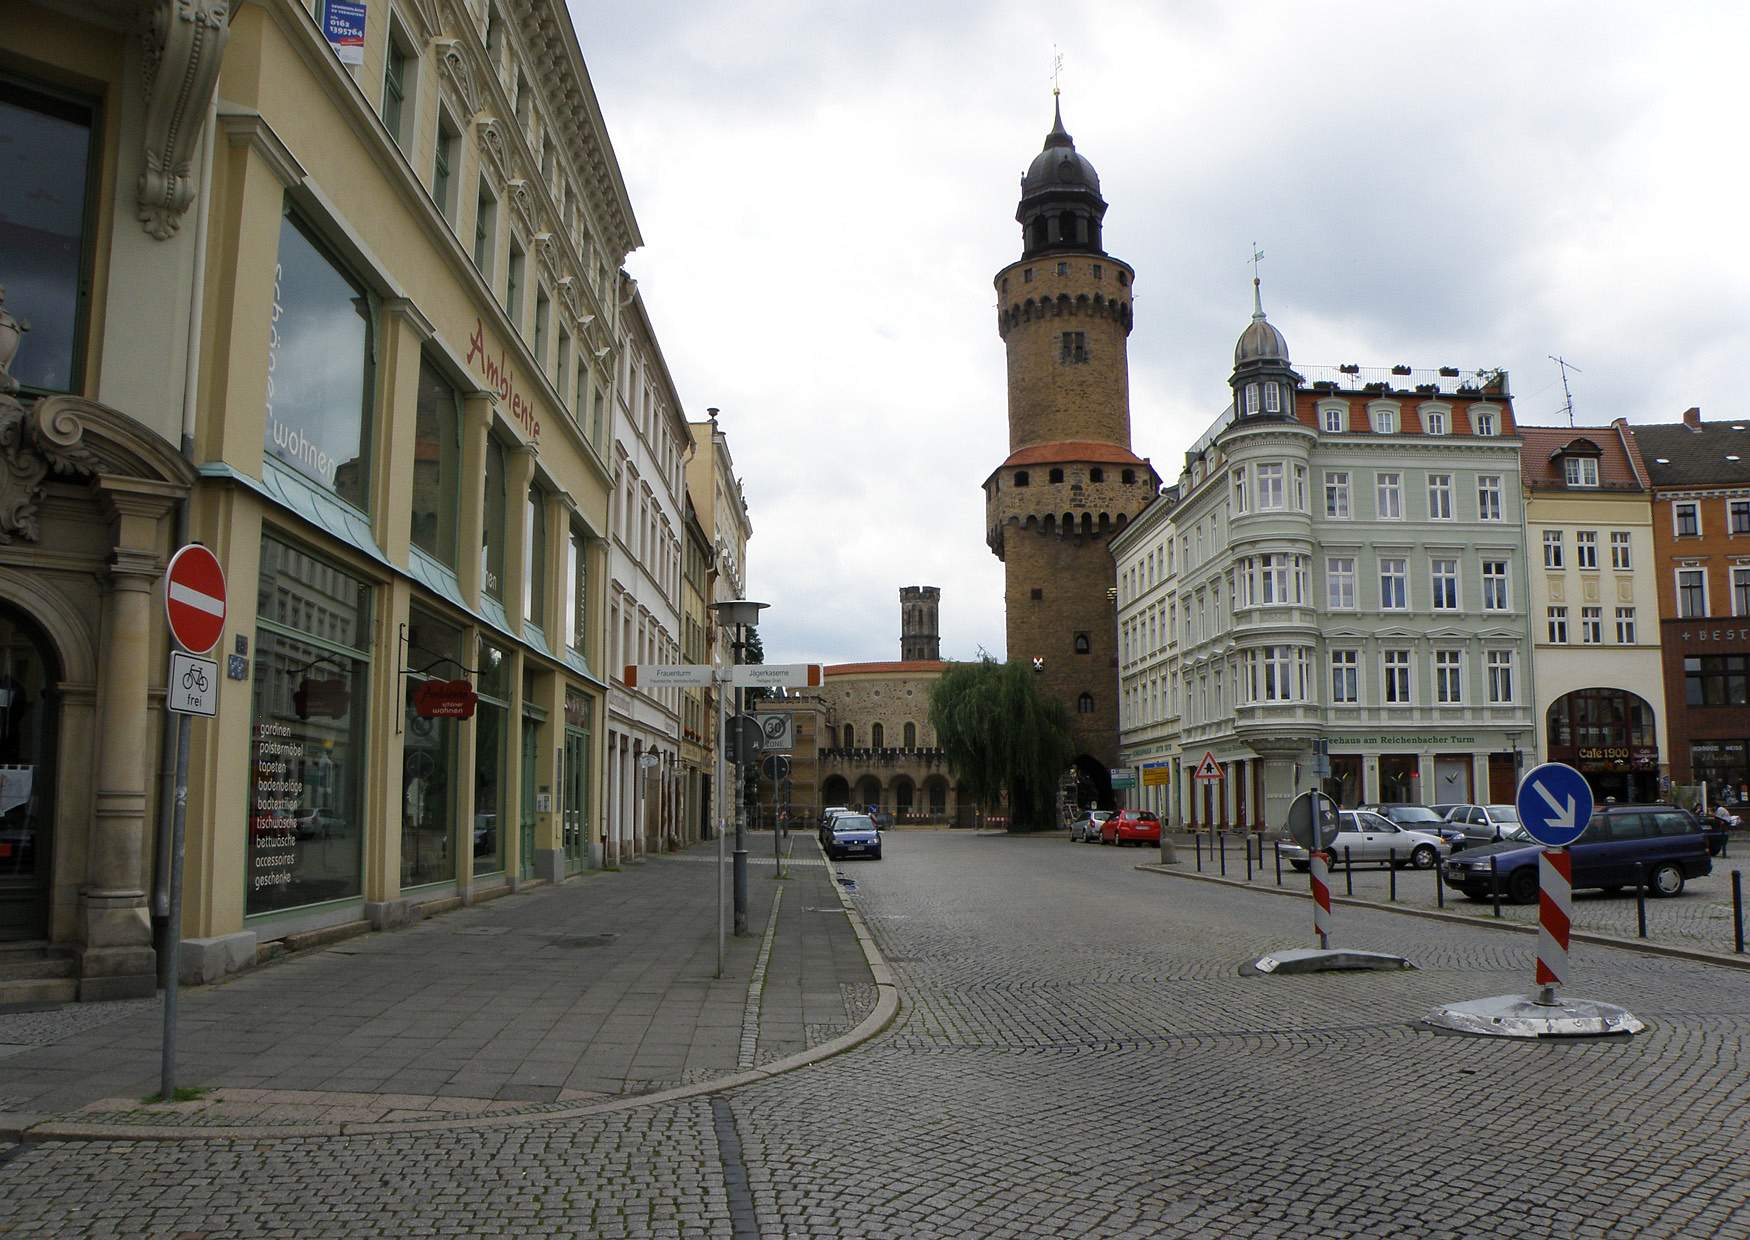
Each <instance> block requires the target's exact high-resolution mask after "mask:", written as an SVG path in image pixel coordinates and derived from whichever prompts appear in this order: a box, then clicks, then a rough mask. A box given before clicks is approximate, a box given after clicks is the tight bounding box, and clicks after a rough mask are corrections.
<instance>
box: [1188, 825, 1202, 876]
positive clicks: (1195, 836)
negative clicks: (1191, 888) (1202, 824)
mask: <svg viewBox="0 0 1750 1240" xmlns="http://www.w3.org/2000/svg"><path fill="white" fill-rule="evenodd" d="M1191 848H1192V850H1193V851H1194V852H1196V854H1197V872H1198V873H1199V874H1201V873H1203V835H1202V833H1201V832H1198V831H1193V832H1191Z"/></svg>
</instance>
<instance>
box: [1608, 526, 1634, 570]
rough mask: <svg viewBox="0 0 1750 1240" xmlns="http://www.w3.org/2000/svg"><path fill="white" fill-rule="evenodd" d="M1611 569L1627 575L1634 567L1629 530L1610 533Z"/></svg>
mask: <svg viewBox="0 0 1750 1240" xmlns="http://www.w3.org/2000/svg"><path fill="white" fill-rule="evenodd" d="M1610 567H1612V568H1614V569H1616V571H1617V572H1620V573H1626V572H1628V571H1629V570H1630V569H1631V568H1633V567H1634V557H1633V555H1632V554H1631V551H1630V544H1629V531H1628V530H1612V531H1610Z"/></svg>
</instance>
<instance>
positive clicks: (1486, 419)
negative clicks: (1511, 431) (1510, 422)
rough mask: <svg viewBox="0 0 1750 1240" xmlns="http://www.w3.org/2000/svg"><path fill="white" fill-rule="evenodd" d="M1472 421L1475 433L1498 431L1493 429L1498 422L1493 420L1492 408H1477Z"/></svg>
mask: <svg viewBox="0 0 1750 1240" xmlns="http://www.w3.org/2000/svg"><path fill="white" fill-rule="evenodd" d="M1474 421H1475V423H1476V428H1477V434H1479V435H1494V434H1497V433H1498V432H1497V431H1496V429H1495V428H1496V426H1497V425H1498V423H1497V422H1496V421H1495V413H1494V411H1493V410H1492V409H1481V410H1478V411H1477V413H1476V415H1475V417H1474Z"/></svg>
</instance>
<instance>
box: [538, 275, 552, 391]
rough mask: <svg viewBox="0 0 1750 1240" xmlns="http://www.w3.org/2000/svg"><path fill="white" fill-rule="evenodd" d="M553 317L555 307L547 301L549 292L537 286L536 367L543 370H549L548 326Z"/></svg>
mask: <svg viewBox="0 0 1750 1240" xmlns="http://www.w3.org/2000/svg"><path fill="white" fill-rule="evenodd" d="M552 317H553V307H552V304H551V303H550V302H549V301H548V300H547V290H546V289H544V288H542V287H541V286H540V285H538V284H537V285H536V286H535V365H537V366H539V367H540V368H541V369H542V370H545V369H547V324H548V320H550V319H551V318H552Z"/></svg>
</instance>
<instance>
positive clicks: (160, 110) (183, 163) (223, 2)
mask: <svg viewBox="0 0 1750 1240" xmlns="http://www.w3.org/2000/svg"><path fill="white" fill-rule="evenodd" d="M143 14H144V19H145V20H144V23H143V27H142V29H141V32H140V39H141V44H142V53H143V62H144V73H145V81H146V137H145V166H144V167H143V168H142V169H141V171H140V181H139V216H140V222H141V223H142V224H144V225H145V226H146V232H147V233H149V234H150V235H151V236H153V237H156V238H157V239H158V240H160V241H164V240H167V239H168V238H170V237H173V236H175V235H176V231H177V229H178V228H180V227H181V226H182V216H183V213H184V212H186V211H187V210H188V207H189V204H190V203H191V202H193V201H194V191H195V178H194V171H193V166H192V165H193V159H194V152H195V145H196V143H197V142H199V140H200V132H201V125H202V124H203V122H204V120H205V117H206V110H207V104H208V103H210V102H211V101H212V98H213V86H214V84H215V83H216V82H217V81H218V80H219V61H220V58H221V57H222V56H223V55H224V52H225V42H226V40H227V39H228V38H229V37H230V26H229V22H230V18H231V5H230V0H152V2H151V3H150V4H148V5H147V6H145V7H144V10H143Z"/></svg>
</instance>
